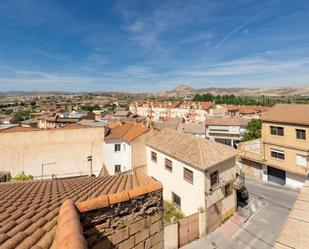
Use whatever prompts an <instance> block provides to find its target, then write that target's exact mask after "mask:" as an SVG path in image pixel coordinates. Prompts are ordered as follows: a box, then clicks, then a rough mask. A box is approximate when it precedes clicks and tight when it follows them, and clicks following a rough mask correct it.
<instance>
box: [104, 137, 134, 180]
mask: <svg viewBox="0 0 309 249" xmlns="http://www.w3.org/2000/svg"><path fill="white" fill-rule="evenodd" d="M115 144H120V148H121V150H120V151H115ZM103 151H104V152H103V158H104V159H103V161H104V164H105V166H106V169H107V171H108V173H109V174H110V175H114V174H115V165H121V171H122V172H125V171H128V170H131V169H132V165H131V164H132V160H131V146H130V145H129V144H128V143H125V142H124V141H122V140H113V141H105V142H104V145H103Z"/></svg>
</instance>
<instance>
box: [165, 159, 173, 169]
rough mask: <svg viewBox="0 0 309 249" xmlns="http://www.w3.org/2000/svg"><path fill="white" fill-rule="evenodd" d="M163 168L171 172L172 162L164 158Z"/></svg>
mask: <svg viewBox="0 0 309 249" xmlns="http://www.w3.org/2000/svg"><path fill="white" fill-rule="evenodd" d="M165 168H166V169H167V170H168V171H170V172H173V162H172V161H171V160H169V159H167V158H165Z"/></svg>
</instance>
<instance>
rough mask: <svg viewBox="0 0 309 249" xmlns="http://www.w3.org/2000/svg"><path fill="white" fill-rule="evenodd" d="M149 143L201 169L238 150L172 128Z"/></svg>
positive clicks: (155, 136)
mask: <svg viewBox="0 0 309 249" xmlns="http://www.w3.org/2000/svg"><path fill="white" fill-rule="evenodd" d="M147 145H148V146H150V147H151V148H154V149H156V150H158V151H160V152H162V153H164V154H166V155H169V156H171V157H174V158H175V159H177V160H180V161H183V162H184V163H188V164H190V165H191V166H193V167H195V168H197V169H200V170H206V169H208V168H210V167H212V166H214V165H216V164H218V163H220V162H223V161H225V160H227V159H229V158H232V157H234V156H236V154H237V150H235V149H233V148H232V147H230V146H227V145H224V144H221V143H217V142H213V141H210V140H208V139H205V138H200V137H196V136H194V135H189V134H185V133H180V132H177V131H175V130H171V129H163V130H161V131H160V132H158V133H157V134H156V135H154V136H153V137H152V138H151V139H150V140H149V141H148V142H147Z"/></svg>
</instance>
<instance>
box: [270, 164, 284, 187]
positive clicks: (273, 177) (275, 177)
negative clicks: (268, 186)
mask: <svg viewBox="0 0 309 249" xmlns="http://www.w3.org/2000/svg"><path fill="white" fill-rule="evenodd" d="M267 172H268V181H270V182H274V183H278V184H281V185H285V171H284V170H281V169H276V168H273V167H269V166H268V167H267Z"/></svg>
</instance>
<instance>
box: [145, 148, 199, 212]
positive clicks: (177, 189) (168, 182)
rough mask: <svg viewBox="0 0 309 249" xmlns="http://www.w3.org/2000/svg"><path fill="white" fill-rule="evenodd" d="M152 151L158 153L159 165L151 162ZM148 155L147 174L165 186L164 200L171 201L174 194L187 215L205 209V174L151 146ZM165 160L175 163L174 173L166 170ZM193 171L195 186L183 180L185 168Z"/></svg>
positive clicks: (147, 149)
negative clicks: (179, 199)
mask: <svg viewBox="0 0 309 249" xmlns="http://www.w3.org/2000/svg"><path fill="white" fill-rule="evenodd" d="M151 151H154V152H155V153H157V163H154V162H153V161H152V160H151ZM146 153H147V173H148V175H149V176H152V177H154V178H155V179H157V180H158V181H160V182H161V183H162V184H163V198H164V200H168V201H171V200H172V199H171V198H172V192H174V193H175V194H177V195H178V196H179V197H180V198H181V211H182V212H183V213H184V214H185V215H190V214H194V213H196V212H197V211H198V208H199V207H203V208H205V197H204V193H205V174H204V173H203V172H201V171H199V170H196V169H194V168H192V167H190V166H188V165H185V164H184V163H182V162H179V161H177V160H175V159H173V158H171V157H169V156H166V155H164V154H163V153H160V152H158V151H156V150H154V149H151V148H150V147H149V146H147V147H146ZM165 158H167V159H169V160H171V161H172V162H173V172H170V171H168V170H167V169H165ZM184 167H186V168H188V169H189V170H192V171H193V179H194V180H193V184H191V183H189V182H187V181H186V180H184V178H183V168H184Z"/></svg>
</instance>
